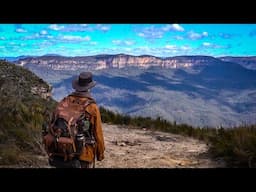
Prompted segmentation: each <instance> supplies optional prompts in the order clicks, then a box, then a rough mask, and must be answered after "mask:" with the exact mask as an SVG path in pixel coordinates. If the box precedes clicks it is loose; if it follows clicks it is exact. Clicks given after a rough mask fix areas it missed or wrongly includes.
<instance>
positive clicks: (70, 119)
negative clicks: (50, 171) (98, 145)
mask: <svg viewBox="0 0 256 192" xmlns="http://www.w3.org/2000/svg"><path fill="white" fill-rule="evenodd" d="M91 103H95V102H94V101H93V100H88V99H85V100H84V99H82V98H78V97H76V98H72V97H65V98H64V99H63V100H62V101H61V102H59V103H58V105H57V107H56V109H55V111H54V112H53V115H52V120H51V121H50V123H49V124H48V126H47V127H46V128H45V130H44V131H43V144H44V147H45V150H46V152H47V154H48V156H49V157H54V156H56V157H62V158H63V160H64V161H70V160H72V159H73V158H74V157H79V155H80V154H81V152H82V149H83V147H84V146H85V145H88V144H89V145H94V144H95V138H94V134H93V130H92V125H91V123H90V122H91V117H92V116H91V114H90V113H89V112H87V111H86V107H87V106H88V105H90V104H91Z"/></svg>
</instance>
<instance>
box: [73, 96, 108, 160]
mask: <svg viewBox="0 0 256 192" xmlns="http://www.w3.org/2000/svg"><path fill="white" fill-rule="evenodd" d="M68 97H79V98H80V99H82V100H88V99H92V98H90V97H81V96H75V95H69V96H68ZM86 111H87V112H88V113H90V114H91V115H92V118H91V123H92V126H93V130H94V137H95V140H96V145H95V147H93V146H91V145H88V146H85V147H84V149H83V151H82V153H81V155H80V157H79V159H80V160H82V161H88V162H93V160H94V158H95V155H96V159H97V160H98V161H101V160H103V159H104V151H105V144H104V137H103V130H102V122H101V114H100V111H99V108H98V106H97V104H96V103H92V104H90V105H89V106H87V107H86Z"/></svg>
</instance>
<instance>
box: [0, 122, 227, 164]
mask: <svg viewBox="0 0 256 192" xmlns="http://www.w3.org/2000/svg"><path fill="white" fill-rule="evenodd" d="M103 132H104V138H105V146H106V151H105V159H104V160H103V161H100V162H99V161H96V168H214V167H223V166H224V163H223V162H216V161H213V160H211V159H210V158H209V155H208V154H207V150H208V146H207V145H206V144H205V143H204V142H202V141H199V140H196V139H192V138H189V137H184V136H180V135H175V134H170V133H164V132H158V131H150V130H145V129H143V130H142V129H134V128H133V129H131V128H125V127H122V126H117V125H108V124H103ZM33 157H34V158H37V159H38V160H36V164H35V163H31V164H30V165H18V166H15V165H12V166H1V165H0V167H11V168H51V167H50V166H49V165H48V162H47V157H46V156H36V157H35V156H33Z"/></svg>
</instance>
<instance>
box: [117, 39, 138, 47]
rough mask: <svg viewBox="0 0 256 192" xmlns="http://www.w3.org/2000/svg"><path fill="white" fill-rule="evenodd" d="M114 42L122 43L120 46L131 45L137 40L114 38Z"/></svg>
mask: <svg viewBox="0 0 256 192" xmlns="http://www.w3.org/2000/svg"><path fill="white" fill-rule="evenodd" d="M112 43H113V44H115V45H120V46H131V45H134V44H135V41H133V40H113V41H112Z"/></svg>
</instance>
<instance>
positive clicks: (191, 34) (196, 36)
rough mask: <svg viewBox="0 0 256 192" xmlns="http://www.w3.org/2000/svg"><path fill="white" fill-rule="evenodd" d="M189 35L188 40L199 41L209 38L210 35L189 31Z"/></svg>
mask: <svg viewBox="0 0 256 192" xmlns="http://www.w3.org/2000/svg"><path fill="white" fill-rule="evenodd" d="M187 35H188V38H189V39H192V40H197V39H202V38H204V37H207V36H208V33H207V32H203V33H196V32H194V31H189V32H188V34H187Z"/></svg>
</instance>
